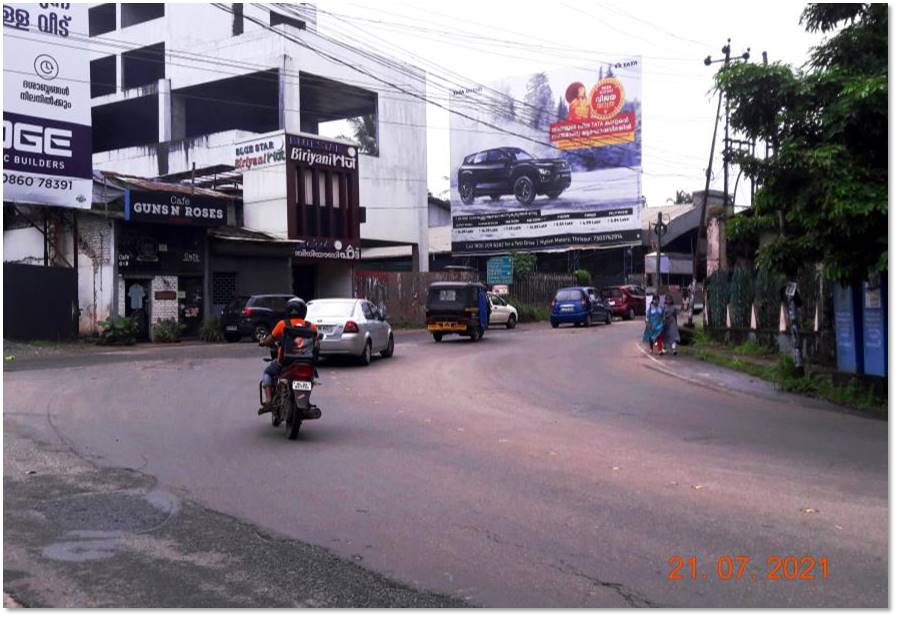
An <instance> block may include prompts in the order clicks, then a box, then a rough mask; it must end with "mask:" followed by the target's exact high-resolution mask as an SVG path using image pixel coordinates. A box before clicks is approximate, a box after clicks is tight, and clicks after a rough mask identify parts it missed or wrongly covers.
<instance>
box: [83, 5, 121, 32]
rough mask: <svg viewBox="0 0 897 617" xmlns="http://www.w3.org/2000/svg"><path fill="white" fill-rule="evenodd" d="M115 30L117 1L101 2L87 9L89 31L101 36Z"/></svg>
mask: <svg viewBox="0 0 897 617" xmlns="http://www.w3.org/2000/svg"><path fill="white" fill-rule="evenodd" d="M113 30H115V3H114V2H110V3H109V4H100V5H98V6H95V7H92V8H90V9H88V10H87V32H88V34H89V35H90V36H99V35H101V34H106V33H107V32H112V31H113Z"/></svg>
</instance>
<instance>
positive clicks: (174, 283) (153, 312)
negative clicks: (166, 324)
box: [150, 276, 178, 327]
mask: <svg viewBox="0 0 897 617" xmlns="http://www.w3.org/2000/svg"><path fill="white" fill-rule="evenodd" d="M157 291H173V292H175V296H176V295H177V291H178V277H176V276H154V277H153V282H152V285H151V286H150V327H152V326H155V325H156V324H157V323H159V321H161V320H163V319H175V320H177V318H178V300H177V298H175V299H174V300H157V299H156V292H157Z"/></svg>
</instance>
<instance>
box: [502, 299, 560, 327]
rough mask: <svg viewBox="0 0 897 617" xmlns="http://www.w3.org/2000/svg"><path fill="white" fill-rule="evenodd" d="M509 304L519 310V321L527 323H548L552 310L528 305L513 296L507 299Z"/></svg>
mask: <svg viewBox="0 0 897 617" xmlns="http://www.w3.org/2000/svg"><path fill="white" fill-rule="evenodd" d="M505 300H506V301H507V303H508V304H510V305H511V306H513V307H514V308H515V309H517V321H518V322H520V323H527V322H532V321H548V317H549V315H550V313H551V310H550V309H549V308H548V307H546V306H540V305H537V304H527V303H525V302H523V301H522V300H518V299H517V298H514V297H512V296H508V297H506V298H505Z"/></svg>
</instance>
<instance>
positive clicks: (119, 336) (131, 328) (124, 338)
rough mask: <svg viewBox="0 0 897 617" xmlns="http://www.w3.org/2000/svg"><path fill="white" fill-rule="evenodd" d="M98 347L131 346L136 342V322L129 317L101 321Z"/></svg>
mask: <svg viewBox="0 0 897 617" xmlns="http://www.w3.org/2000/svg"><path fill="white" fill-rule="evenodd" d="M97 325H99V326H100V338H99V340H98V341H97V344H98V345H133V344H134V343H136V342H137V329H138V327H137V321H136V320H134V319H131V318H130V317H110V318H109V319H107V320H106V321H101V322H99V323H98V324H97Z"/></svg>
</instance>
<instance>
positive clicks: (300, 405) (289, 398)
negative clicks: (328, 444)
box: [259, 333, 321, 439]
mask: <svg viewBox="0 0 897 617" xmlns="http://www.w3.org/2000/svg"><path fill="white" fill-rule="evenodd" d="M313 341H314V342H313V343H312V344H313V345H314V351H313V352H311V353H308V354H297V355H298V356H300V357H295V358H292V359H289V360H285V362H284V364H285V366H284V367H283V370H282V371H281V373H280V375H279V376H278V378H277V383H276V384H275V387H274V396H273V398H272V399H271V424H272V426H274V427H275V428H277V427H279V426H280V425H281V424H283V425H284V429H285V433H286V436H287V438H288V439H296V438H297V437H299V428H300V427H301V426H302V422H303V420H317V419H319V418H320V417H321V409H320V408H319V407H318V406H317V405H314V404H313V403H312V402H311V393H312V390H313V389H314V386H315V384H316V383H318V381H317V376H318V372H317V369H316V367H315V364H316V360H317V356H318V353H317V344H318V335H317V333H315V335H314V338H313ZM300 347H301V345H300ZM276 357H277V351H276V349H272V350H271V357H270V358H265V359H264V361H265V362H271V361H272V360H274V359H275V358H276ZM261 401H262V387H261V385H260V386H259V402H261Z"/></svg>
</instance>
